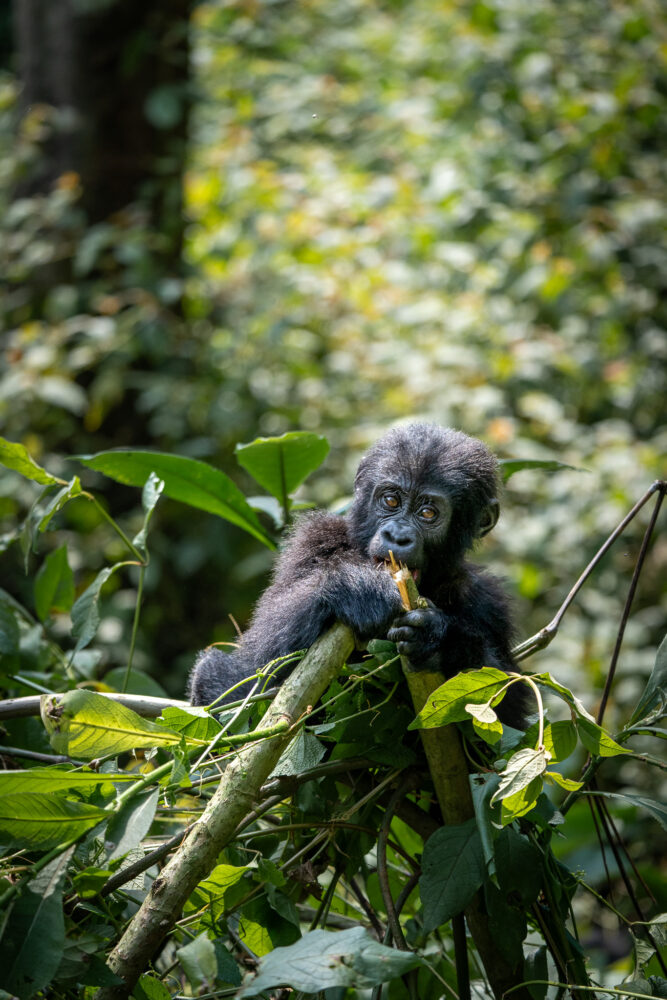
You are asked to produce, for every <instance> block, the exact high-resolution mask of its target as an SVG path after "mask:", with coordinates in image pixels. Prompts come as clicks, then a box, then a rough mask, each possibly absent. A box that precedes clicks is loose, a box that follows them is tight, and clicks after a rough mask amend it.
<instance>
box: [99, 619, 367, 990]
mask: <svg viewBox="0 0 667 1000" xmlns="http://www.w3.org/2000/svg"><path fill="white" fill-rule="evenodd" d="M353 649H354V638H353V636H352V633H351V631H350V630H349V629H348V628H346V627H345V626H344V625H340V624H338V625H335V626H334V627H333V628H332V629H331V630H330V631H329V632H327V633H326V635H324V636H322V637H321V638H320V639H318V641H317V642H316V643H315V644H314V645H313V646H312V647H311V649H310V651H309V652H308V654H307V656H306V657H305V658H304V659H303V660H302V661H301V663H300V664H299V666H297V667H296V668H295V670H294V671H293V673H292V674H291V675H290V676H289V677H288V678H287V680H286V681H285V682H284V684H283V685H282V687H281V689H280V691H279V692H278V694H277V696H276V698H275V700H274V702H273V704H272V705H271V707H270V708H269V710H268V711H267V713H266V714H265V716H264V718H263V719H262V721H261V723H260V726H259V728H261V729H268V728H270V727H271V726H274V725H275V724H276V722H278V721H279V720H281V719H287V721H288V722H289V723H290V725H291V726H293V725H294V724H295V723H296V722H297V721H298V720H299V718H300V717H301V716H302V715H303V714H304V712H306V711H307V710H308V708H309V706H311V705H315V704H316V703H317V701H318V700H319V698H320V697H321V696H322V694H323V692H324V691H325V690H326V688H327V686H328V685H329V683H330V682H331V681H332V680H333V678H334V677H335V676H336V674H337V673H338V671H339V670H340V668H341V667H342V665H343V664H344V663H345V660H346V659H347V657H348V656H349V654H350V653H351V652H352V650H353ZM293 735H294V732H293V731H292V732H289V733H287V735H285V736H282V735H280V736H274V737H272V738H271V739H267V740H262V741H261V742H259V743H253V744H252V746H249V747H246V748H245V749H244V750H241V751H240V752H239V754H238V755H237V756H236V757H234V758H233V759H232V760H231V761H230V763H229V764H228V765H227V767H226V769H225V771H224V773H223V775H222V777H221V779H220V784H219V785H218V787H217V789H216V791H215V794H214V796H213V798H212V799H211V801H210V802H209V804H208V806H207V807H206V810H205V811H204V813H203V814H202V817H201V819H200V820H199V822H198V823H196V824H195V825H194V826H193V828H192V830H191V831H190V833H189V834H188V836H187V838H186V840H185V841H184V843H183V846H182V847H181V848H180V849H179V850H178V851H177V852H176V853H175V854H174V856H173V857H172V859H171V861H170V862H169V864H168V865H167V866H166V867H165V868H164V870H163V871H162V872H161V873H160V875H159V876H158V878H157V879H156V880H155V882H154V883H153V886H152V888H151V890H150V892H149V893H148V895H147V896H146V899H145V900H144V902H143V903H142V905H141V908H140V909H139V911H138V912H137V913H136V915H135V916H134V918H133V920H132V921H131V923H130V924H129V926H128V928H127V930H126V931H125V934H124V935H123V937H122V938H121V940H120V941H119V943H118V945H117V946H116V947H115V948H114V950H113V951H112V952H111V955H110V956H109V960H108V965H109V967H110V968H111V969H112V970H113V972H115V973H116V975H118V976H120V977H121V978H122V979H123V980H124V985H123V986H120V987H104V988H102V989H101V990H99V991H98V993H97V995H96V996H97V1000H124V998H125V997H127V996H128V994H129V993H130V991H131V990H132V988H133V987H134V984H135V983H136V981H137V979H138V978H139V975H140V974H141V973H142V971H143V970H144V969H145V967H146V965H147V964H148V962H149V961H150V959H151V958H152V956H153V955H154V954H155V951H156V950H157V948H158V946H159V944H160V942H161V941H162V939H163V938H164V936H165V935H166V934H168V933H169V931H170V930H171V929H172V927H173V926H174V924H175V922H176V920H178V918H179V916H180V914H181V910H182V908H183V905H184V904H185V902H186V900H187V899H188V897H189V896H190V894H191V893H192V891H193V890H194V889H195V887H196V886H197V885H198V883H199V882H200V881H201V880H202V879H203V878H205V877H206V876H207V875H208V874H209V872H210V871H211V870H212V869H213V867H214V866H215V863H216V860H217V857H218V855H219V853H220V851H222V850H223V848H224V847H225V846H226V845H227V844H228V843H229V842H230V840H231V839H232V837H233V836H234V832H235V830H236V827H237V825H238V823H239V822H240V821H241V820H242V819H243V817H244V816H245V815H246V814H247V813H248V812H249V811H250V809H252V806H253V803H254V802H255V800H256V799H257V798H258V797H259V793H260V788H261V786H262V784H263V783H264V782H265V781H266V779H267V777H268V776H269V774H270V773H271V771H272V770H273V768H274V767H275V765H276V763H277V762H278V758H279V757H280V755H281V754H282V752H283V751H284V750H285V748H286V747H287V745H288V744H289V742H290V740H291V739H292V737H293Z"/></svg>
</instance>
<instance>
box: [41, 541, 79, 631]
mask: <svg viewBox="0 0 667 1000" xmlns="http://www.w3.org/2000/svg"><path fill="white" fill-rule="evenodd" d="M73 602H74V574H73V573H72V570H71V569H70V566H69V563H68V561H67V546H66V545H61V546H60V548H59V549H56V550H55V551H54V552H50V553H49V555H48V556H47V557H46V559H45V560H44V562H43V564H42V565H41V566H40V568H39V570H38V572H37V575H36V577H35V609H36V611H37V617H38V618H39V620H40V621H42V622H43V621H46V619H47V618H48V617H49V615H50V614H51V612H52V611H63V612H65V611H69V609H70V608H71V607H72V604H73Z"/></svg>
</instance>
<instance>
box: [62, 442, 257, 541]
mask: <svg viewBox="0 0 667 1000" xmlns="http://www.w3.org/2000/svg"><path fill="white" fill-rule="evenodd" d="M78 460H79V461H80V462H82V463H83V464H84V465H87V466H88V467H89V468H90V469H96V470H97V471H98V472H102V473H104V475H105V476H109V478H110V479H115V480H116V481H117V482H119V483H125V484H126V485H128V486H143V485H144V483H145V482H146V480H147V479H148V477H149V476H150V475H151V473H155V475H156V476H159V477H160V479H161V480H163V481H164V492H165V494H166V495H167V496H169V497H171V498H172V499H173V500H180V501H181V502H182V503H187V504H189V505H190V506H191V507H196V508H198V509H199V510H205V511H207V512H208V513H209V514H217V516H218V517H223V518H224V519H225V520H226V521H231V523H232V524H236V525H237V526H238V527H239V528H243V529H244V531H247V532H249V533H250V534H251V535H254V537H255V538H257V539H259V541H260V542H263V543H264V544H265V545H268V546H269V548H275V546H274V543H273V541H272V540H271V539H270V538H269V537H268V535H267V534H266V533H265V532H264V530H263V529H262V526H261V525H260V523H259V521H258V520H257V515H256V514H255V512H254V510H253V509H252V507H250V506H249V504H248V503H247V502H246V499H245V497H244V496H243V494H242V493H241V491H240V490H239V488H238V487H237V486H236V485H235V484H234V483H233V482H232V481H231V479H230V478H229V476H226V475H225V474H224V472H221V471H220V470H219V469H216V468H214V467H213V466H212V465H208V463H207V462H201V461H199V459H195V458H186V457H185V456H184V455H169V454H167V453H166V452H161V451H125V450H122V449H120V450H118V451H100V452H98V453H97V454H95V455H80V456H78Z"/></svg>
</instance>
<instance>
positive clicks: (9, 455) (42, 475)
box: [0, 437, 63, 486]
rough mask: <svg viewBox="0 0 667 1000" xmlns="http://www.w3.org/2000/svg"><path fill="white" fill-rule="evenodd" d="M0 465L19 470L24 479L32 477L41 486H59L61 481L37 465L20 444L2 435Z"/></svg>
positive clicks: (0, 438)
mask: <svg viewBox="0 0 667 1000" xmlns="http://www.w3.org/2000/svg"><path fill="white" fill-rule="evenodd" d="M0 465H4V467H5V468H6V469H13V470H14V472H20V474H21V475H22V476H25V477H26V479H32V480H33V482H35V483H40V484H41V485H42V486H59V485H61V484H62V483H63V480H62V479H57V478H56V476H52V475H51V473H50V472H47V471H46V469H43V468H42V467H41V465H38V464H37V462H35V460H34V459H33V458H31V457H30V455H29V454H28V451H27V449H26V448H24V446H23V445H22V444H17V443H16V442H15V441H7V439H6V438H3V437H0Z"/></svg>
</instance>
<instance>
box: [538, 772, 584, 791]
mask: <svg viewBox="0 0 667 1000" xmlns="http://www.w3.org/2000/svg"><path fill="white" fill-rule="evenodd" d="M544 780H545V781H546V782H547V783H548V784H550V785H558V787H559V788H564V789H565V791H566V792H576V791H578V790H579V789H580V788H583V787H584V784H583V782H582V781H573V779H572V778H565V777H563V775H562V774H559V772H558V771H545V772H544Z"/></svg>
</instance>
